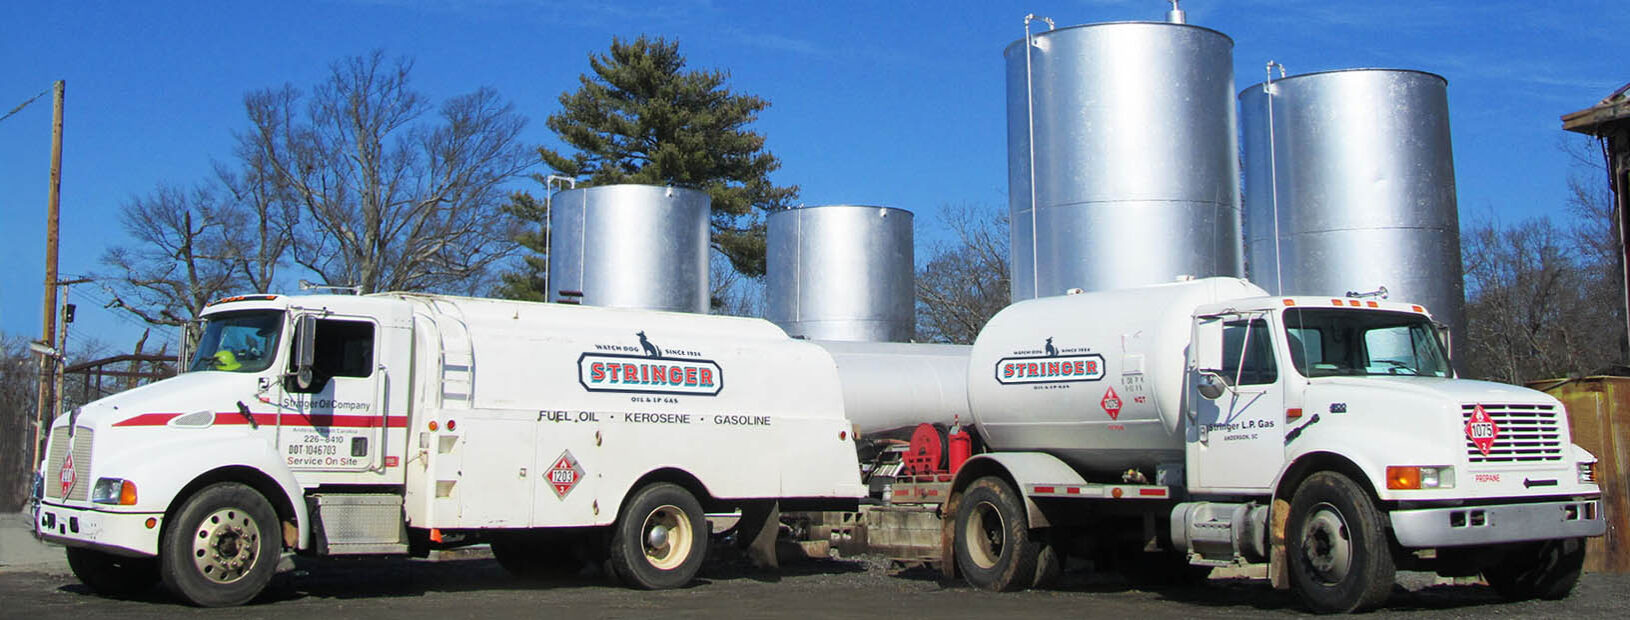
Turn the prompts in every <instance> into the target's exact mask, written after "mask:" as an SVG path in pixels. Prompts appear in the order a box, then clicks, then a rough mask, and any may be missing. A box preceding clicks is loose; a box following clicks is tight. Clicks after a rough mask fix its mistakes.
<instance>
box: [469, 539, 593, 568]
mask: <svg viewBox="0 0 1630 620" xmlns="http://www.w3.org/2000/svg"><path fill="white" fill-rule="evenodd" d="M491 546H492V557H493V559H495V560H498V565H499V566H502V567H504V570H506V571H509V574H511V575H514V576H516V577H521V578H525V579H543V578H549V577H571V576H573V575H576V574H577V572H578V569H581V568H582V567H583V562H582V561H581V560H579V559H578V558H577V554H576V553H574V551H575V549H574V548H573V545H572V544H571V542H569V541H563V540H551V539H548V538H544V537H542V536H536V535H528V534H518V535H513V536H504V537H501V538H498V539H496V540H493V541H492V545H491Z"/></svg>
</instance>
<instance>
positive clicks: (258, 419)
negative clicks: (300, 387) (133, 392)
mask: <svg viewBox="0 0 1630 620" xmlns="http://www.w3.org/2000/svg"><path fill="white" fill-rule="evenodd" d="M251 415H253V416H255V423H257V424H271V425H273V426H321V427H330V428H378V427H379V426H380V422H379V418H378V417H377V416H371V415H327V414H318V415H305V414H299V413H284V414H277V413H255V414H251ZM178 417H181V414H179V413H143V414H141V415H137V416H133V417H130V418H126V419H124V420H120V421H118V422H115V423H113V425H114V426H164V425H166V424H169V423H170V420H174V419H176V418H178ZM407 422H408V419H407V416H405V415H393V416H386V417H385V422H384V426H385V428H407ZM248 423H249V421H248V420H245V419H244V417H243V415H242V414H239V413H238V412H236V411H224V412H220V413H217V414H215V424H218V425H222V426H233V425H244V424H248Z"/></svg>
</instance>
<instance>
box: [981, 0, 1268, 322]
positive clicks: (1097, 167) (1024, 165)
mask: <svg viewBox="0 0 1630 620" xmlns="http://www.w3.org/2000/svg"><path fill="white" fill-rule="evenodd" d="M1028 27H1029V28H1030V34H1029V35H1028V38H1027V39H1020V40H1018V41H1015V42H1014V43H1013V44H1012V45H1009V46H1008V47H1007V50H1006V53H1005V57H1006V62H1007V110H1008V114H1007V118H1008V187H1009V188H1010V189H1009V193H1008V195H1009V201H1010V202H1009V207H1010V216H1011V220H1010V221H1011V224H1012V242H1013V243H1012V252H1013V284H1012V298H1013V300H1014V301H1020V300H1024V299H1030V298H1033V297H1045V296H1051V295H1060V294H1063V293H1064V292H1065V291H1067V290H1068V289H1072V288H1080V289H1083V290H1087V291H1095V290H1107V289H1119V288H1127V287H1132V286H1141V285H1146V284H1154V283H1160V282H1170V281H1172V280H1173V279H1175V278H1176V277H1177V276H1181V275H1189V276H1195V277H1206V276H1218V275H1224V276H1238V275H1242V274H1243V273H1244V269H1243V265H1242V261H1241V254H1242V252H1241V249H1240V228H1239V227H1240V205H1239V193H1238V189H1239V181H1238V178H1239V164H1238V146H1237V141H1236V137H1235V111H1234V77H1233V76H1234V67H1233V47H1234V42H1233V40H1232V39H1230V38H1229V37H1228V36H1227V35H1224V34H1222V33H1220V32H1217V31H1215V30H1211V29H1208V28H1202V27H1198V26H1192V25H1187V24H1180V23H1168V22H1121V23H1104V24H1087V25H1082V26H1073V27H1068V28H1059V29H1056V30H1047V31H1039V30H1040V28H1041V27H1042V25H1041V24H1040V23H1039V22H1037V23H1030V24H1028ZM1027 41H1028V45H1027Z"/></svg>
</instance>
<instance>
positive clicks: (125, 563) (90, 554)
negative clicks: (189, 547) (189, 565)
mask: <svg viewBox="0 0 1630 620" xmlns="http://www.w3.org/2000/svg"><path fill="white" fill-rule="evenodd" d="M68 568H71V569H73V571H74V576H75V577H78V578H79V581H80V583H83V584H85V586H86V587H88V588H90V589H91V591H92V592H95V593H97V594H101V595H103V596H112V597H118V598H124V597H129V596H133V595H136V594H141V593H143V592H146V591H148V590H151V589H153V586H154V585H155V584H157V583H158V558H132V557H126V556H122V555H114V554H111V553H105V552H102V551H96V550H94V549H80V548H77V547H68Z"/></svg>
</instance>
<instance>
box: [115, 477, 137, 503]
mask: <svg viewBox="0 0 1630 620" xmlns="http://www.w3.org/2000/svg"><path fill="white" fill-rule="evenodd" d="M119 505H120V506H135V505H136V483H134V482H131V481H129V480H126V481H124V483H123V484H120V485H119Z"/></svg>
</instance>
